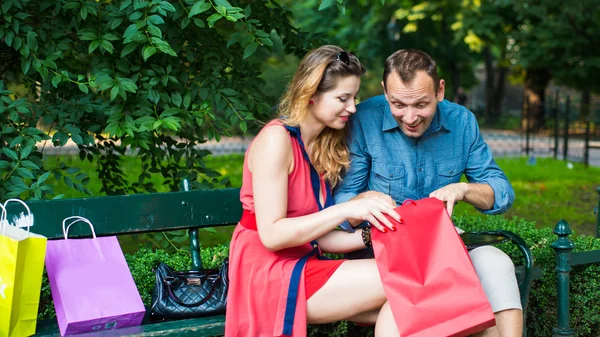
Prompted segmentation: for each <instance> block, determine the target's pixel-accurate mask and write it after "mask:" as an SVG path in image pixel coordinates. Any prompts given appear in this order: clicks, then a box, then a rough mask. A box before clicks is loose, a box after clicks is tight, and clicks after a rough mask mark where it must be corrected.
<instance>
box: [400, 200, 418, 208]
mask: <svg viewBox="0 0 600 337" xmlns="http://www.w3.org/2000/svg"><path fill="white" fill-rule="evenodd" d="M406 204H413V205H415V206H417V202H416V201H414V200H412V199H406V200H404V202H403V203H402V205H406Z"/></svg>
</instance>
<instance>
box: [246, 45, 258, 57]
mask: <svg viewBox="0 0 600 337" xmlns="http://www.w3.org/2000/svg"><path fill="white" fill-rule="evenodd" d="M256 48H258V44H256V43H251V44H249V45H247V46H246V48H245V49H244V59H247V58H248V57H250V56H251V55H252V54H254V52H255V51H256Z"/></svg>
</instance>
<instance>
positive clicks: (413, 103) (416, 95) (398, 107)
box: [381, 71, 444, 138]
mask: <svg viewBox="0 0 600 337" xmlns="http://www.w3.org/2000/svg"><path fill="white" fill-rule="evenodd" d="M381 84H382V85H383V82H381ZM383 90H384V92H385V97H386V99H387V101H388V103H389V104H390V110H391V111H392V115H394V118H395V119H396V121H397V122H398V125H400V128H401V129H402V132H404V134H405V135H407V136H408V137H413V138H418V137H421V136H422V135H423V133H425V130H427V128H428V127H429V125H430V124H431V121H432V120H433V116H435V111H436V108H437V103H438V102H441V101H442V100H443V99H444V80H440V86H439V89H438V91H437V93H436V92H435V89H434V85H433V79H432V78H431V77H430V76H429V75H428V74H427V73H426V72H425V71H417V73H416V76H415V78H414V79H413V80H412V81H411V82H410V83H404V82H402V79H400V76H399V75H398V73H397V72H395V71H393V72H392V73H390V74H389V75H388V78H387V88H386V87H385V86H384V87H383Z"/></svg>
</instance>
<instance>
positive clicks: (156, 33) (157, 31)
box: [148, 26, 162, 39]
mask: <svg viewBox="0 0 600 337" xmlns="http://www.w3.org/2000/svg"><path fill="white" fill-rule="evenodd" d="M148 33H150V35H152V36H156V37H158V38H160V39H162V32H161V30H160V29H159V28H158V27H156V26H148Z"/></svg>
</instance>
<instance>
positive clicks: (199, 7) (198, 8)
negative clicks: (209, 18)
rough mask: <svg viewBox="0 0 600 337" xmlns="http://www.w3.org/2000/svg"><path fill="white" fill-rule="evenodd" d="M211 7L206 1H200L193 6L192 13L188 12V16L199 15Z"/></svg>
mask: <svg viewBox="0 0 600 337" xmlns="http://www.w3.org/2000/svg"><path fill="white" fill-rule="evenodd" d="M211 7H212V6H211V4H210V3H207V2H205V1H204V0H202V1H198V2H196V3H195V4H194V5H193V6H192V9H190V14H188V18H191V17H192V16H194V15H198V14H200V13H204V12H206V11H207V10H208V9H209V8H211Z"/></svg>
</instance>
